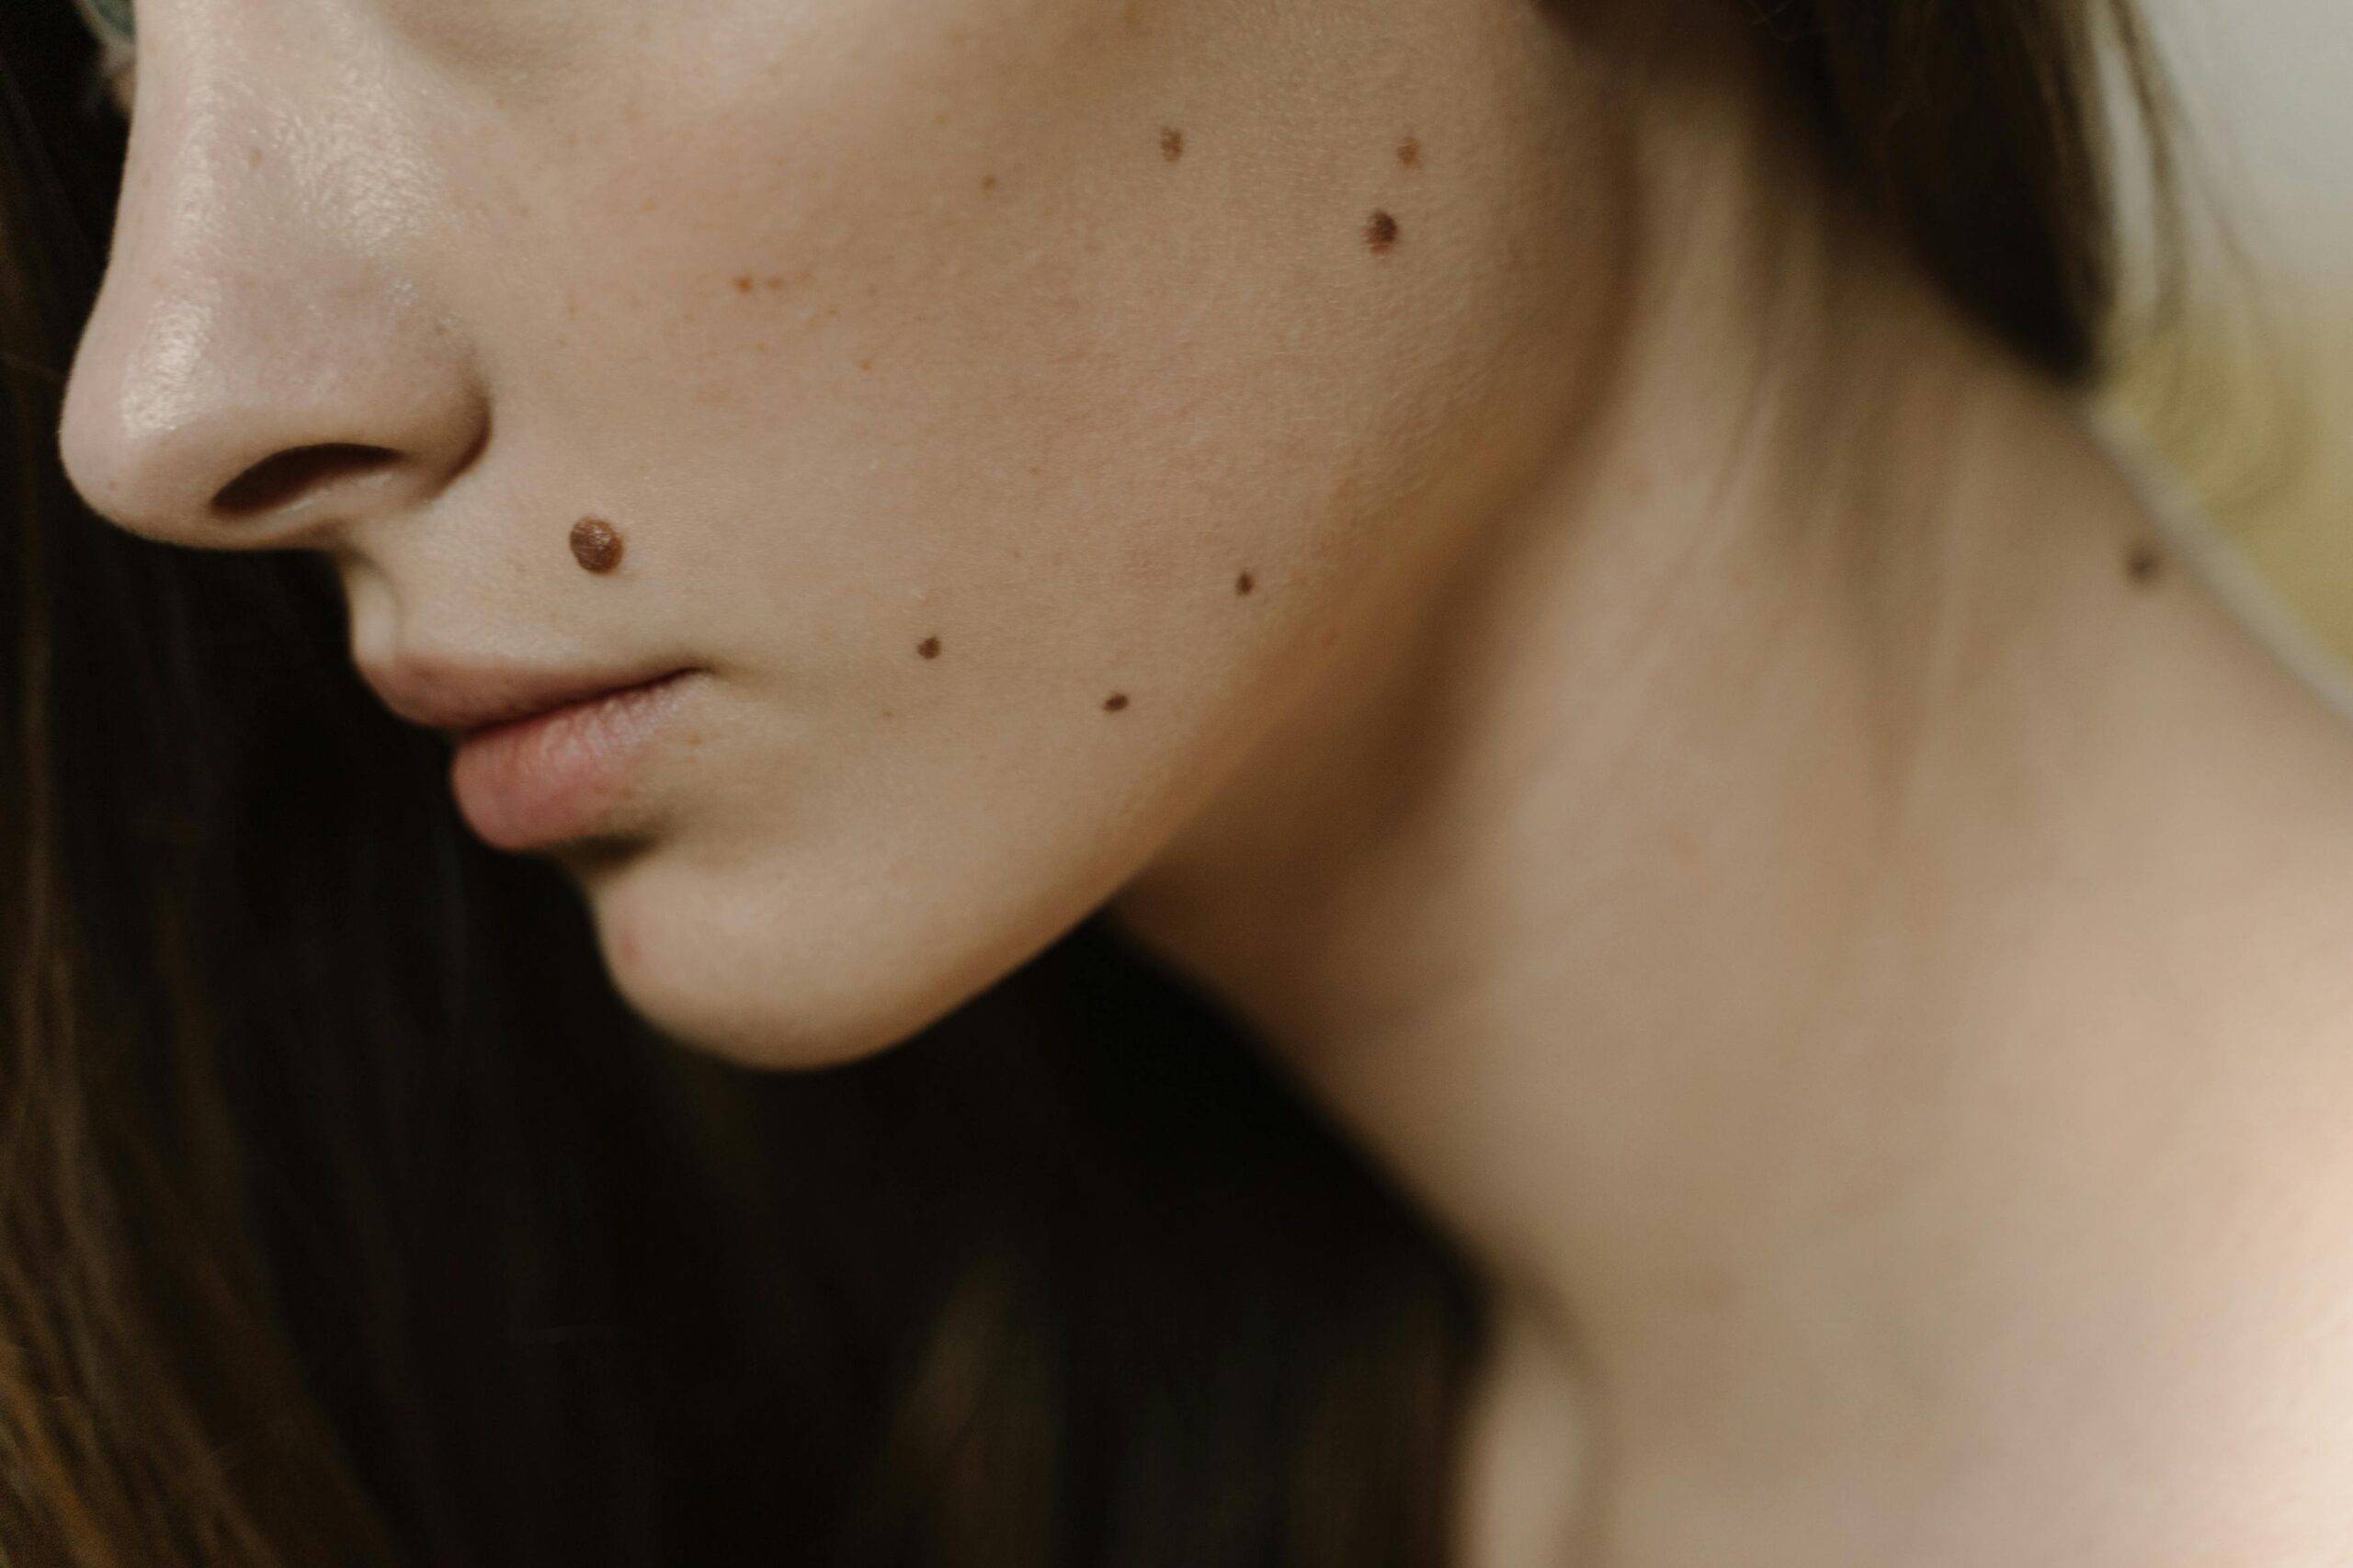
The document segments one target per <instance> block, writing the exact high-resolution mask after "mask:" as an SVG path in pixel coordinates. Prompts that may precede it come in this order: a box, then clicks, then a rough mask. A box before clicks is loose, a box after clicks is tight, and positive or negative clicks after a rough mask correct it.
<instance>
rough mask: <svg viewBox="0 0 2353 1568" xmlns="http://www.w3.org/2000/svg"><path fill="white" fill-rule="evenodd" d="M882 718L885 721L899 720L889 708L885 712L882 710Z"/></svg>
mask: <svg viewBox="0 0 2353 1568" xmlns="http://www.w3.org/2000/svg"><path fill="white" fill-rule="evenodd" d="M882 717H884V718H885V719H895V718H897V717H898V715H897V714H896V713H893V712H892V711H891V710H889V709H888V708H885V709H884V710H882Z"/></svg>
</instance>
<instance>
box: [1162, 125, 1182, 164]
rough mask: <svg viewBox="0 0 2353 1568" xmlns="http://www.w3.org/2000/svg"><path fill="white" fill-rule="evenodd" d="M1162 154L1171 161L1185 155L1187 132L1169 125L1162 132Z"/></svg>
mask: <svg viewBox="0 0 2353 1568" xmlns="http://www.w3.org/2000/svg"><path fill="white" fill-rule="evenodd" d="M1160 155H1161V156H1162V157H1164V158H1165V159H1167V160H1168V161H1169V162H1170V163H1172V164H1173V163H1175V162H1176V160H1177V159H1179V158H1181V157H1183V156H1184V155H1185V133H1184V132H1183V131H1179V130H1177V129H1176V127H1175V126H1173V125H1172V126H1169V127H1167V128H1166V129H1165V130H1164V131H1161V133H1160Z"/></svg>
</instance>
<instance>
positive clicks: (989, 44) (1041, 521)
mask: <svg viewBox="0 0 2353 1568" xmlns="http://www.w3.org/2000/svg"><path fill="white" fill-rule="evenodd" d="M861 10H870V11H872V12H874V13H876V15H875V16H871V17H860V16H859V15H858V13H859V12H860V11H861ZM1174 17H1176V13H1175V12H1173V11H1168V12H1164V11H1162V10H1160V9H1158V8H1154V7H1148V6H1147V7H1134V6H1131V7H1127V8H1126V9H1124V10H1123V9H1122V8H1120V7H1119V6H1100V5H1095V4H1091V3H1089V4H1085V5H1081V4H1077V3H1075V0H1061V3H1057V4H1035V5H1029V6H1008V5H1005V4H1001V3H1000V4H995V5H990V6H981V5H977V4H961V5H954V4H951V5H949V6H944V7H938V8H936V10H935V11H933V12H926V13H925V14H923V15H917V14H916V13H915V11H914V10H912V9H910V7H908V6H904V5H898V6H892V5H883V6H876V7H868V8H861V7H842V8H839V9H838V10H835V11H833V12H831V13H830V14H829V15H828V16H827V17H826V19H824V21H822V22H821V23H814V24H812V30H811V31H810V32H809V33H807V34H805V35H801V36H797V37H796V38H795V39H794V40H792V41H793V43H794V45H795V47H794V48H793V49H791V50H779V52H778V53H777V54H776V55H775V56H774V57H773V58H769V59H766V60H761V61H759V62H756V65H755V64H751V63H747V64H745V65H744V66H743V67H742V68H741V69H740V70H736V71H716V70H715V68H714V67H713V65H712V64H711V62H710V61H708V60H706V59H702V58H700V57H694V58H692V59H691V60H689V59H688V58H679V59H675V60H671V61H670V62H667V63H666V64H665V63H664V62H662V61H661V60H660V59H659V58H658V57H657V59H656V61H655V62H654V63H652V64H649V65H648V66H647V67H646V69H647V71H648V72H650V73H652V74H654V76H655V77H657V78H658V77H660V76H663V75H676V76H678V77H681V78H688V79H692V80H694V81H695V82H696V83H697V84H698V90H697V91H694V92H683V91H682V92H677V93H673V94H665V95H660V96H658V97H657V96H655V95H652V94H642V95H640V99H641V107H640V108H638V110H637V111H636V114H635V117H634V119H631V121H630V122H629V123H628V124H627V125H626V126H625V127H623V128H621V129H620V130H619V131H613V132H610V133H597V132H595V131H589V130H585V129H583V128H580V127H574V128H572V129H573V132H574V135H575V136H576V137H577V138H579V139H580V141H579V145H580V147H581V149H582V150H581V151H580V152H579V153H574V154H569V156H570V157H571V158H572V160H573V161H572V162H571V163H568V164H563V165H562V166H564V167H568V168H573V169H577V170H585V171H587V172H588V175H587V179H586V180H585V183H584V184H583V185H582V187H581V188H579V189H577V190H576V191H574V193H573V195H574V200H572V201H570V202H568V203H565V204H564V207H565V210H580V211H596V212H597V213H598V214H599V219H598V222H597V234H596V241H595V243H594V244H572V245H565V246H556V245H550V246H547V247H545V248H546V250H547V254H548V261H549V264H550V269H551V276H552V277H553V278H562V279H563V287H562V288H561V289H554V288H550V289H547V290H544V291H543V292H544V293H545V294H546V295H548V296H549V297H550V303H549V305H547V306H545V307H542V311H543V312H544V311H546V310H551V309H553V308H554V304H553V300H552V297H553V296H554V295H557V294H562V295H563V296H564V301H563V313H562V314H561V315H560V316H559V317H558V319H556V320H554V321H552V322H545V321H544V320H543V321H542V323H541V324H540V325H541V327H542V328H543V329H544V328H551V329H552V330H546V331H543V333H542V335H540V336H539V339H538V340H539V341H540V342H541V343H546V342H549V341H555V342H560V343H562V344H563V345H564V346H565V347H564V350H563V352H560V353H558V354H557V355H555V356H552V357H549V358H545V359H543V360H540V361H537V363H538V364H539V365H540V368H541V369H542V370H543V371H544V380H543V381H542V383H541V389H540V390H541V391H542V392H544V395H545V397H546V399H547V400H549V402H550V403H551V404H553V405H554V406H557V407H560V408H561V409H562V410H563V412H562V414H561V415H558V416H551V426H552V427H554V428H557V429H569V430H588V431H598V432H602V433H605V434H607V435H608V436H609V437H610V439H611V441H612V443H613V444H614V446H615V447H616V448H618V449H623V450H628V449H636V450H637V451H639V452H642V453H644V454H646V455H648V456H658V457H659V458H660V459H661V460H662V461H663V463H664V465H665V469H667V470H668V471H669V474H670V476H671V477H672V478H673V479H674V480H677V481H680V482H682V483H683V485H684V486H685V488H682V489H680V490H678V491H676V492H674V493H673V494H672V495H671V496H669V497H667V498H657V499H662V500H663V501H664V504H665V505H666V506H669V507H670V508H671V509H673V510H675V511H677V512H679V513H682V514H684V515H682V516H681V517H679V520H678V522H677V524H676V527H677V528H680V529H682V530H693V529H697V528H704V527H708V528H710V529H712V530H714V535H715V536H716V535H719V534H724V535H727V536H729V537H731V538H733V539H734V540H735V541H736V549H737V550H738V551H741V550H748V551H751V554H750V555H748V556H747V555H745V554H743V553H737V552H731V555H730V558H729V562H730V573H731V576H733V579H734V580H735V581H738V582H743V581H749V580H751V579H753V578H758V579H761V580H764V581H767V582H769V583H772V584H773V583H779V582H791V581H795V580H797V581H799V582H802V583H811V584H818V585H824V588H825V589H826V590H827V591H828V592H829V593H830V592H835V591H847V592H849V593H852V594H854V595H855V594H858V593H859V592H861V591H864V590H866V589H871V590H873V591H875V592H879V593H884V594H886V595H887V594H904V593H907V592H917V591H926V590H927V591H931V592H935V593H938V592H949V591H956V592H969V591H971V589H972V585H976V584H994V585H996V586H997V587H999V588H1001V589H1002V590H1003V591H1004V597H1003V603H1002V608H1003V609H1004V610H1005V611H1006V612H1007V613H1009V614H1011V613H1024V612H1050V613H1046V614H1045V615H1044V618H1043V619H1038V620H1036V621H1034V622H1033V624H1035V625H1039V626H1041V627H1042V626H1065V627H1074V624H1075V621H1076V620H1078V619H1084V618H1086V616H1088V615H1089V614H1090V612H1091V613H1093V614H1095V615H1096V616H1097V620H1096V623H1095V624H1094V625H1093V626H1091V627H1086V628H1085V629H1084V632H1083V635H1084V636H1085V637H1086V640H1087V641H1088V642H1089V643H1090V644H1094V643H1095V642H1096V641H1097V638H1099V636H1101V635H1102V634H1105V633H1109V632H1115V631H1118V630H1119V629H1120V628H1122V627H1125V626H1130V625H1132V624H1133V621H1134V618H1135V615H1136V613H1137V611H1138V608H1139V607H1150V606H1154V605H1165V606H1168V607H1170V608H1171V609H1172V610H1173V611H1174V612H1175V613H1176V614H1177V615H1178V617H1179V619H1178V621H1177V623H1176V624H1175V625H1168V626H1161V627H1155V628H1145V629H1142V630H1147V631H1153V632H1154V633H1155V634H1156V633H1159V632H1165V631H1179V630H1186V629H1188V628H1190V627H1191V623H1190V622H1189V620H1188V619H1187V612H1185V611H1184V610H1183V609H1181V608H1178V607H1183V606H1186V605H1189V604H1191V603H1193V602H1194V600H1195V599H1196V598H1197V597H1199V596H1200V595H1201V594H1203V593H1204V592H1205V591H1206V590H1208V589H1211V588H1222V587H1224V586H1226V585H1230V584H1231V583H1232V582H1233V580H1234V579H1235V578H1236V577H1237V576H1238V575H1239V574H1242V573H1244V572H1256V574H1258V577H1259V580H1260V581H1262V582H1267V583H1270V584H1271V583H1275V582H1279V581H1283V580H1286V579H1288V578H1290V577H1291V576H1293V575H1295V574H1297V572H1298V571H1300V570H1302V569H1314V570H1319V571H1320V570H1324V569H1327V568H1329V567H1331V566H1333V565H1335V564H1345V556H1346V553H1347V551H1349V550H1350V549H1352V548H1354V547H1355V546H1356V544H1357V543H1358V534H1357V532H1356V531H1355V530H1354V529H1353V528H1352V527H1351V525H1352V524H1353V522H1354V521H1355V520H1356V518H1357V517H1359V516H1360V515H1361V514H1362V513H1363V512H1365V511H1366V510H1369V509H1375V508H1377V507H1378V506H1380V505H1381V502H1382V500H1383V498H1384V497H1385V496H1386V495H1388V494H1392V493H1394V492H1396V491H1398V490H1400V489H1403V488H1405V487H1407V486H1409V485H1410V484H1411V483H1413V482H1414V480H1415V477H1416V476H1415V473H1414V472H1413V466H1414V462H1415V458H1416V455H1417V452H1419V451H1425V450H1427V448H1417V445H1416V442H1417V438H1426V437H1428V436H1429V434H1430V433H1431V429H1432V426H1433V422H1434V419H1435V418H1436V417H1438V416H1439V415H1440V408H1439V405H1440V404H1442V403H1444V402H1445V400H1447V399H1448V398H1449V397H1451V396H1453V395H1455V394H1456V392H1458V390H1459V389H1458V388H1457V387H1455V386H1451V385H1449V381H1450V380H1454V381H1459V379H1460V378H1461V377H1462V376H1464V375H1467V374H1471V373H1472V371H1471V369H1470V367H1471V366H1472V364H1473V363H1474V362H1475V360H1476V358H1477V357H1478V355H1479V354H1480V353H1481V352H1482V349H1483V345H1482V344H1481V343H1480V341H1479V336H1478V334H1477V332H1476V331H1475V330H1470V331H1466V330H1465V329H1466V327H1475V324H1473V323H1471V322H1468V321H1466V319H1465V309H1464V301H1463V298H1462V297H1461V295H1460V294H1454V293H1449V292H1448V291H1446V290H1443V289H1438V288H1434V287H1433V279H1434V278H1439V277H1449V278H1455V279H1457V280H1458V281H1460V280H1461V279H1462V278H1464V276H1465V275H1464V274H1463V273H1462V272H1461V271H1459V270H1457V269H1456V268H1455V267H1454V266H1453V263H1454V261H1455V260H1456V259H1457V258H1456V257H1455V256H1452V255H1450V254H1449V250H1448V248H1447V246H1446V245H1445V244H1443V243H1442V241H1441V238H1440V236H1441V232H1442V229H1443V228H1457V227H1461V225H1460V224H1459V223H1458V222H1455V221H1454V218H1453V217H1449V219H1447V220H1444V221H1443V222H1441V220H1440V219H1439V218H1438V213H1439V212H1440V211H1441V210H1443V209H1444V206H1445V204H1446V203H1445V199H1444V197H1443V195H1442V190H1443V187H1440V186H1439V185H1438V183H1437V182H1438V181H1439V180H1442V179H1443V178H1444V177H1445V176H1444V171H1443V168H1442V165H1441V162H1440V160H1439V159H1438V158H1437V157H1436V156H1434V155H1433V154H1432V153H1429V152H1428V151H1427V146H1426V144H1435V145H1443V144H1444V142H1443V140H1442V138H1434V137H1433V135H1432V131H1431V128H1430V127H1428V126H1427V125H1426V126H1425V127H1424V129H1423V131H1422V134H1421V136H1420V137H1419V139H1417V140H1416V142H1415V152H1414V155H1413V157H1412V158H1411V159H1410V160H1407V159H1402V158H1400V157H1399V155H1398V153H1397V148H1398V146H1399V145H1400V144H1401V139H1402V136H1403V132H1402V130H1401V128H1400V127H1399V126H1398V125H1397V124H1394V123H1392V121H1394V120H1396V119H1398V118H1399V115H1400V114H1401V113H1403V112H1406V111H1405V110H1404V109H1394V110H1386V111H1370V110H1368V111H1366V112H1365V113H1363V114H1362V115H1361V117H1354V116H1351V115H1347V114H1342V115H1337V116H1336V117H1335V118H1334V119H1332V121H1331V122H1330V123H1328V124H1327V123H1321V122H1313V123H1312V122H1310V121H1309V120H1308V119H1306V117H1305V115H1304V112H1303V111H1302V109H1301V108H1299V107H1298V106H1297V104H1296V103H1290V102H1286V101H1285V100H1284V99H1282V98H1280V97H1277V96H1275V95H1271V94H1267V93H1264V92H1262V91H1260V90H1259V89H1260V88H1261V87H1262V86H1263V85H1264V84H1262V83H1259V82H1257V81H1256V80H1250V79H1243V78H1237V77H1235V74H1234V70H1233V66H1232V65H1231V64H1227V65H1225V66H1223V67H1222V68H1218V69H1211V68H1208V67H1205V66H1203V65H1202V63H1201V61H1200V59H1199V56H1201V55H1203V54H1205V53H1211V51H1210V50H1209V48H1208V45H1207V44H1206V43H1204V42H1202V41H1201V40H1194V42H1193V43H1192V44H1189V45H1188V42H1187V40H1185V39H1183V38H1182V37H1181V36H1176V35H1175V33H1174V29H1175V28H1176V25H1177V24H1176V21H1175V20H1174V19H1172V18H1174ZM673 47H677V48H682V47H683V46H678V45H674V46H673ZM1217 52H1221V53H1222V55H1223V56H1227V57H1230V56H1232V55H1233V54H1234V53H1235V52H1236V51H1235V50H1234V49H1233V45H1232V40H1223V42H1222V45H1221V48H1220V51H1217ZM1214 57H1215V55H1214V54H1212V58H1214ZM1180 67H1182V68H1181V69H1180ZM1330 69H1331V70H1332V71H1334V72H1335V73H1336V74H1340V75H1341V76H1343V77H1346V76H1347V75H1348V74H1350V73H1351V72H1353V73H1355V74H1359V75H1370V76H1376V77H1381V78H1382V85H1383V86H1384V88H1385V89H1386V90H1385V91H1384V92H1382V93H1381V94H1377V95H1376V94H1370V93H1368V94H1365V95H1363V97H1364V99H1365V100H1366V101H1371V102H1381V103H1393V102H1394V101H1395V100H1396V99H1397V98H1398V97H1400V96H1401V94H1400V92H1399V90H1398V88H1397V85H1396V83H1395V82H1394V81H1393V80H1392V79H1390V76H1391V75H1393V69H1394V68H1393V66H1392V65H1391V64H1387V63H1383V62H1377V61H1369V62H1334V63H1332V64H1331V65H1330ZM1404 96H1405V97H1410V94H1406V95H1404ZM1335 97H1336V101H1342V102H1356V101H1358V100H1357V98H1355V97H1341V96H1339V95H1336V96H1335ZM1430 118H1432V117H1428V116H1426V117H1425V119H1430ZM573 177H574V179H580V178H581V176H580V175H579V174H574V176H573ZM1376 214H1379V215H1383V216H1385V219H1386V224H1385V226H1384V224H1382V223H1381V222H1375V217H1374V215H1376ZM1401 215H1402V216H1401ZM1401 224H1415V225H1418V226H1415V227H1406V228H1402V229H1401V227H1400V225H1401ZM526 309H527V310H529V307H526ZM517 363H518V364H532V363H534V361H533V360H532V359H531V358H530V356H529V355H527V354H518V355H517ZM697 512H699V514H700V516H699V517H697V516H696V515H695V514H696V513H697ZM747 517H766V518H774V519H776V526H775V527H774V528H762V529H758V530H754V531H753V534H752V536H751V537H745V527H744V524H745V519H746V518H747ZM951 585H952V586H951ZM1048 597H1051V599H1052V602H1051V603H1046V602H1040V601H1042V600H1044V599H1047V598H1048ZM1207 602H1212V603H1213V602H1217V601H1216V600H1215V599H1214V598H1212V599H1211V600H1209V601H1207ZM844 608H846V609H847V608H857V609H858V610H860V611H867V610H871V609H873V608H876V606H875V605H874V604H872V603H867V604H861V605H857V606H855V607H851V606H845V607H844ZM1192 629H1197V628H1192ZM920 635H921V634H920V633H919V634H918V636H920Z"/></svg>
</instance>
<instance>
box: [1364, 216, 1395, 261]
mask: <svg viewBox="0 0 2353 1568" xmlns="http://www.w3.org/2000/svg"><path fill="white" fill-rule="evenodd" d="M1364 243H1365V244H1368V245H1370V246H1371V247H1372V249H1373V252H1374V254H1375V255H1378V254H1380V253H1381V252H1382V251H1385V250H1387V249H1388V248H1389V247H1390V246H1392V245H1393V244H1396V243H1397V220H1396V219H1394V218H1392V217H1391V216H1390V215H1389V214H1388V213H1387V212H1385V211H1382V212H1375V213H1374V214H1373V215H1372V216H1371V217H1370V218H1368V219H1366V220H1365V221H1364Z"/></svg>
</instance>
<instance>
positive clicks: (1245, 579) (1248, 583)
mask: <svg viewBox="0 0 2353 1568" xmlns="http://www.w3.org/2000/svg"><path fill="white" fill-rule="evenodd" d="M1257 585H1258V580H1257V579H1256V577H1253V576H1252V575H1250V574H1249V573H1247V572H1245V573H1244V574H1242V575H1241V576H1239V577H1236V578H1235V579H1234V580H1233V591H1234V592H1235V593H1237V594H1246V593H1248V592H1249V591H1250V590H1251V589H1253V588H1255V587H1256V586H1257Z"/></svg>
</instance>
